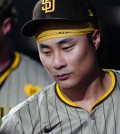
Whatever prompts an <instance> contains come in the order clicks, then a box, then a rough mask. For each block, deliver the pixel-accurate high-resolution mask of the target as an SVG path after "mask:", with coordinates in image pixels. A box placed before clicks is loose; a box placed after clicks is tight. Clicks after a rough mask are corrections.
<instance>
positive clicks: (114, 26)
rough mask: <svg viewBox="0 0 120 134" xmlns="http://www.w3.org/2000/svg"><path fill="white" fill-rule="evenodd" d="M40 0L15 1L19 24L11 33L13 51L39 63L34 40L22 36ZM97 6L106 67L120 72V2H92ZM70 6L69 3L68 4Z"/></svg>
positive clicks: (113, 0)
mask: <svg viewBox="0 0 120 134" xmlns="http://www.w3.org/2000/svg"><path fill="white" fill-rule="evenodd" d="M37 1H38V0H13V3H14V5H15V6H16V8H17V11H18V17H19V20H18V23H17V25H16V26H15V27H14V30H13V31H12V33H11V45H12V46H13V49H15V50H17V51H19V52H22V53H25V54H27V55H29V56H30V57H32V58H34V59H35V60H37V61H38V62H40V60H39V55H38V50H37V46H36V44H35V42H34V38H27V37H23V36H22V35H21V27H22V25H23V24H24V23H25V22H27V21H28V20H30V19H31V18H32V10H33V7H34V5H35V3H36V2H37ZM92 1H93V3H94V4H95V7H96V11H97V16H98V19H99V24H100V26H101V32H102V34H103V40H104V44H105V45H106V46H107V52H106V53H105V56H106V58H105V59H104V60H105V67H109V68H114V69H118V70H120V59H119V58H120V0H92ZM68 4H69V3H68Z"/></svg>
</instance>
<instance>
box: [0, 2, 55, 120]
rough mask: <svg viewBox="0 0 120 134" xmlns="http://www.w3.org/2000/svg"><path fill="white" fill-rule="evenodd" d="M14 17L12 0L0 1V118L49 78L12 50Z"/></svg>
mask: <svg viewBox="0 0 120 134" xmlns="http://www.w3.org/2000/svg"><path fill="white" fill-rule="evenodd" d="M17 19H18V18H17V11H16V8H15V7H14V6H13V5H12V0H0V119H1V118H2V117H3V116H4V115H5V114H7V113H8V111H9V110H10V109H11V108H12V107H13V106H15V105H17V104H18V103H20V102H22V101H23V100H25V99H26V98H28V97H30V96H32V95H33V94H34V93H36V92H37V91H39V90H40V89H41V88H42V87H44V86H46V85H48V84H50V83H51V82H52V81H53V80H52V79H51V78H50V76H49V74H48V73H47V71H46V70H45V69H44V67H43V66H42V65H41V64H40V63H38V62H37V61H36V60H33V59H32V58H30V57H29V56H27V55H24V54H22V53H19V52H16V51H14V50H12V47H11V44H10V42H9V33H10V31H11V30H12V28H13V26H14V25H15V24H16V23H17ZM16 45H17V44H16Z"/></svg>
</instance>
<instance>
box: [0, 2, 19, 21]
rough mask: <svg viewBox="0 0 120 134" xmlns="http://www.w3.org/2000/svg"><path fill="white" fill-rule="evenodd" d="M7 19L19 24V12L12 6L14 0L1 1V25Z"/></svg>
mask: <svg viewBox="0 0 120 134" xmlns="http://www.w3.org/2000/svg"><path fill="white" fill-rule="evenodd" d="M7 17H11V18H12V21H13V23H15V22H17V11H16V9H15V7H14V6H13V4H12V0H0V23H2V22H3V21H4V20H5V19H6V18H7Z"/></svg>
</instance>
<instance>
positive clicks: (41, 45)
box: [39, 38, 73, 49]
mask: <svg viewBox="0 0 120 134" xmlns="http://www.w3.org/2000/svg"><path fill="white" fill-rule="evenodd" d="M72 40H73V38H65V39H62V40H60V41H58V42H57V45H62V44H65V43H68V42H70V41H72ZM39 47H40V48H41V49H42V48H49V45H47V44H43V43H40V44H39Z"/></svg>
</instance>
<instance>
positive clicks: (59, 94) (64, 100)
mask: <svg viewBox="0 0 120 134" xmlns="http://www.w3.org/2000/svg"><path fill="white" fill-rule="evenodd" d="M105 71H108V72H109V74H110V75H111V79H112V82H111V86H110V88H109V90H108V91H107V92H106V93H105V94H104V95H103V96H102V97H100V98H99V99H98V100H97V101H96V102H95V104H94V105H93V106H92V107H91V109H90V112H92V109H93V108H94V107H95V106H97V105H98V104H99V103H100V102H102V101H103V100H104V99H106V98H107V97H108V96H109V95H110V94H111V92H112V91H113V90H114V87H115V75H114V73H113V72H112V71H111V70H109V69H106V70H105ZM56 93H57V95H58V97H59V98H60V99H61V100H62V101H63V102H64V103H66V104H67V105H70V106H72V107H79V106H77V105H76V104H75V103H73V102H71V101H69V100H68V99H67V98H65V97H64V95H63V94H62V92H61V90H60V88H59V85H58V84H56Z"/></svg>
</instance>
